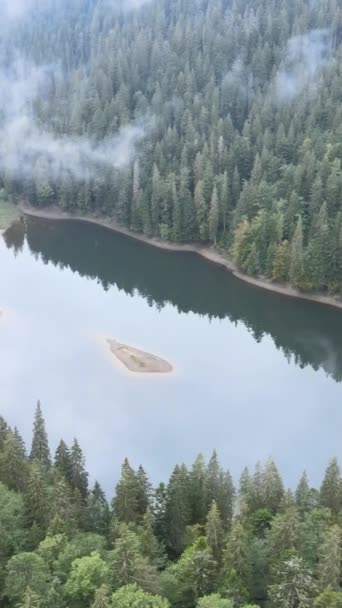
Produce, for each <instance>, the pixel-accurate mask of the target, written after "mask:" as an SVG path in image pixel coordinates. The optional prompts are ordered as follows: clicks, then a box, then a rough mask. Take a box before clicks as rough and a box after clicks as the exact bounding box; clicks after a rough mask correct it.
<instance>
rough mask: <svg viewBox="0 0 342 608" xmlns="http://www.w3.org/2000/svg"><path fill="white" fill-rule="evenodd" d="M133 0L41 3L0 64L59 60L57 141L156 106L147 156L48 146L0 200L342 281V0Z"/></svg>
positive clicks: (41, 118)
mask: <svg viewBox="0 0 342 608" xmlns="http://www.w3.org/2000/svg"><path fill="white" fill-rule="evenodd" d="M121 8H122V7H121V6H118V4H117V3H115V2H114V3H110V4H108V2H104V1H103V0H88V1H87V2H81V3H80V2H77V3H76V4H75V5H73V6H72V7H70V3H68V2H67V0H61V1H60V2H59V3H58V4H56V3H54V2H52V3H48V6H47V7H46V10H42V9H39V7H37V10H36V11H35V15H34V19H23V20H20V27H18V28H15V31H14V32H12V35H9V34H7V33H6V32H5V33H4V39H5V40H4V45H3V48H4V50H2V51H1V53H0V60H2V61H3V62H4V63H5V62H6V61H7V62H8V60H9V57H11V56H13V57H17V56H20V55H21V54H23V53H25V54H26V55H27V57H26V59H27V60H28V61H31V62H32V63H35V62H36V63H38V64H39V63H42V62H43V58H44V62H45V63H47V64H49V66H50V72H51V78H49V79H48V81H47V83H46V87H45V88H44V92H43V91H41V90H40V91H39V97H38V99H36V100H34V103H32V104H31V105H32V112H33V114H34V119H35V121H36V122H37V124H38V125H39V129H40V130H41V131H43V130H45V131H48V132H51V133H53V134H54V135H55V136H57V137H61V135H70V136H71V137H74V136H76V137H77V136H78V137H83V138H88V140H89V141H90V142H91V143H94V144H95V145H99V144H101V142H103V141H105V142H107V140H108V139H110V138H112V137H113V136H115V135H117V134H118V132H119V129H120V128H122V127H125V126H127V125H128V124H130V123H132V122H133V120H135V119H141V118H145V117H146V116H153V117H154V121H153V126H151V127H147V128H146V129H145V137H144V139H143V141H142V142H141V143H140V145H138V146H137V152H136V155H132V159H131V161H130V162H128V163H127V165H126V166H123V167H121V168H114V167H113V166H112V164H113V163H111V162H108V163H107V162H105V163H91V162H90V161H89V162H88V164H87V166H85V167H84V170H83V171H77V172H76V171H74V172H73V171H72V167H71V166H69V165H68V164H67V161H65V162H64V163H63V162H62V166H61V167H60V170H59V171H51V165H53V163H54V161H55V158H54V157H53V153H52V152H51V153H49V152H46V153H43V152H42V151H41V150H35V154H34V155H33V159H32V168H31V171H30V172H29V175H26V174H24V175H22V172H20V167H15V162H14V160H13V161H12V164H11V171H4V170H2V171H1V172H0V188H1V191H0V192H1V197H0V208H1V201H2V200H6V198H7V197H8V198H11V199H13V200H23V199H24V200H28V201H30V202H31V203H32V204H34V205H38V206H44V205H48V204H50V203H58V204H59V205H60V206H61V207H62V208H63V209H66V210H68V211H71V212H72V211H78V212H81V213H93V212H94V210H95V211H99V212H100V213H105V214H106V215H108V216H109V217H113V216H114V217H115V219H117V220H118V221H119V222H120V223H122V224H124V225H125V226H127V227H129V228H131V229H133V230H135V231H143V232H144V233H145V234H146V235H148V236H157V237H159V238H161V239H164V240H166V239H167V240H176V241H194V240H195V241H201V242H203V243H207V242H209V243H210V244H213V245H217V244H218V245H220V246H222V245H223V246H224V247H226V249H227V253H228V251H230V252H231V255H232V256H233V259H234V261H235V263H236V264H237V266H238V267H239V268H240V269H241V270H243V271H244V272H247V273H250V274H252V275H254V276H258V275H262V276H265V277H267V278H269V279H273V280H276V281H280V282H290V283H291V284H292V285H293V286H294V287H297V288H300V289H310V290H315V291H317V290H320V291H325V292H327V291H328V292H334V293H335V292H341V288H342V272H341V268H342V239H341V220H340V219H339V218H340V214H341V195H342V170H341V149H340V141H341V123H342V120H341V107H342V104H341V91H342V87H341V73H340V64H341V61H340V54H341V36H340V27H341V25H340V21H341V16H340V11H339V7H338V6H337V4H336V2H333V1H331V2H323V0H317V2H313V3H308V2H297V3H295V5H293V3H291V2H290V3H288V2H284V1H282V2H281V3H280V5H279V4H278V3H271V4H268V5H267V6H266V5H265V2H264V1H263V0H245V1H244V2H242V3H238V4H237V5H235V4H234V6H232V4H231V3H229V2H226V1H224V2H223V1H221V0H212V1H210V2H209V0H194V1H193V2H192V3H191V4H190V3H189V2H176V3H173V4H172V5H171V7H170V3H169V2H168V1H167V0H156V1H155V2H151V3H145V4H144V7H143V10H136V11H134V10H133V11H132V10H121ZM317 30H319V32H320V35H322V37H323V39H324V35H325V34H324V32H326V31H327V30H329V41H330V43H329V44H327V45H325V43H324V41H323V42H322V47H324V49H325V53H326V56H324V60H323V61H322V65H318V67H317V70H315V71H314V74H313V75H312V78H310V77H306V75H304V77H303V79H302V80H301V82H300V84H299V83H298V86H297V87H293V90H291V91H290V92H289V91H283V90H278V89H279V83H281V82H282V76H283V75H284V74H286V76H287V78H288V80H291V74H292V73H291V71H290V72H289V75H288V74H287V72H286V69H290V68H291V66H288V65H287V60H288V58H289V57H288V56H289V53H290V50H291V49H292V51H293V50H294V48H297V47H296V45H300V41H301V43H302V45H305V44H308V43H307V40H308V39H310V36H311V34H312V32H314V33H316V32H317ZM47 32H48V34H47ZM189 32H191V35H189ZM14 34H15V35H14ZM327 37H328V35H327ZM305 48H306V47H305ZM318 63H319V62H318ZM53 66H62V69H60V68H59V67H58V68H57V67H53ZM304 72H305V69H304V70H303V74H304ZM285 80H286V79H285ZM313 81H314V82H313ZM313 85H314V86H313ZM281 88H282V87H280V89H281ZM285 88H286V87H285ZM313 89H314V91H313ZM3 143H4V145H5V146H6V145H7V142H3ZM13 173H14V176H13ZM24 173H25V172H24ZM14 177H15V179H14ZM0 221H1V220H0ZM83 481H84V480H83ZM82 484H83V482H82ZM80 491H81V494H82V490H81V489H80ZM218 506H219V508H220V511H221V514H222V518H223V520H224V516H223V511H222V508H221V505H218Z"/></svg>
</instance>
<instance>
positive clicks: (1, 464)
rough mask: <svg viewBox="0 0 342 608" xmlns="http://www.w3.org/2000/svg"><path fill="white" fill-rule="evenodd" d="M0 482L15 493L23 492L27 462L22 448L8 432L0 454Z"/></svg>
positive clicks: (12, 434) (10, 432)
mask: <svg viewBox="0 0 342 608" xmlns="http://www.w3.org/2000/svg"><path fill="white" fill-rule="evenodd" d="M0 481H2V482H3V483H4V484H5V485H7V487H8V488H10V489H11V490H16V491H23V490H24V489H25V486H26V481H27V462H26V459H25V458H24V456H23V446H22V444H21V442H20V441H19V440H18V437H17V436H16V435H15V434H14V432H13V431H10V430H9V431H8V432H7V435H6V438H5V440H4V443H3V449H2V451H1V452H0Z"/></svg>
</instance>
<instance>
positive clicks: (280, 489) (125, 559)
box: [0, 403, 342, 608]
mask: <svg viewBox="0 0 342 608" xmlns="http://www.w3.org/2000/svg"><path fill="white" fill-rule="evenodd" d="M108 459H110V454H108ZM341 518H342V480H341V473H340V468H339V465H338V463H337V461H336V459H332V460H331V462H330V463H329V464H328V466H327V469H326V471H325V474H324V477H323V481H322V483H321V486H320V488H319V489H315V488H312V487H311V486H310V483H309V479H308V477H307V474H306V473H305V472H304V473H303V474H302V476H301V477H300V478H299V481H298V485H297V487H296V489H295V490H294V491H293V490H289V489H286V488H285V487H284V484H283V481H282V479H281V476H280V474H279V472H278V470H277V467H276V465H275V463H274V462H272V461H271V460H269V461H268V462H266V463H265V464H264V465H262V464H260V463H258V464H257V465H256V467H255V470H254V471H248V469H247V468H246V469H245V470H244V471H242V474H241V477H240V480H239V483H238V484H237V487H234V484H233V480H232V477H231V475H230V473H229V471H227V470H226V469H224V468H222V466H221V465H220V463H219V460H218V456H217V454H216V452H215V451H214V452H213V454H212V456H211V458H210V460H209V462H208V463H207V462H206V461H205V459H204V457H203V456H202V455H201V454H200V455H199V456H198V457H197V458H196V460H195V462H194V463H193V465H192V466H191V467H190V468H187V467H186V466H185V465H184V464H181V465H177V466H175V468H174V470H173V471H172V473H171V476H170V479H169V481H168V482H167V483H160V485H158V486H156V487H153V486H152V485H151V483H150V481H149V479H148V475H147V473H146V472H145V470H144V469H143V467H142V466H139V468H138V469H136V470H135V469H134V468H132V466H131V465H130V463H129V462H128V460H127V459H126V460H125V461H124V463H123V465H122V473H121V478H120V479H119V481H118V482H117V484H116V488H115V492H114V496H113V498H112V499H111V500H110V502H108V501H107V497H106V495H105V493H104V492H103V490H102V489H101V487H100V485H99V483H97V482H95V483H94V485H93V486H92V487H90V484H89V479H88V473H87V471H86V467H85V459H84V455H83V453H82V449H81V447H80V445H79V443H78V441H77V439H75V440H74V441H73V444H72V445H71V446H67V445H66V443H65V442H64V441H63V440H61V441H60V443H59V445H58V447H57V449H56V451H55V454H54V456H53V457H52V455H51V453H50V449H49V443H48V436H47V431H46V427H45V422H44V418H43V414H42V409H41V406H40V404H39V403H38V405H37V409H36V413H35V418H34V425H33V436H32V444H31V448H30V450H29V452H27V451H26V447H25V444H24V441H23V439H22V438H21V436H20V433H19V431H18V429H17V428H11V427H10V426H8V424H7V423H6V422H5V420H4V419H3V418H0V590H1V599H0V605H1V606H3V607H4V608H5V607H6V608H7V607H10V608H12V607H15V608H16V607H25V608H78V607H82V608H88V607H89V608H90V607H91V608H107V607H110V608H240V607H245V608H246V607H247V606H249V607H251V606H261V607H263V606H267V607H269V608H340V607H341V606H342V578H341V565H342V544H341V540H342V534H341V533H342V529H341V525H342V519H341Z"/></svg>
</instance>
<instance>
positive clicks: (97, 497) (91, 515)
mask: <svg viewBox="0 0 342 608" xmlns="http://www.w3.org/2000/svg"><path fill="white" fill-rule="evenodd" d="M87 509H88V514H87V515H88V519H89V529H90V531H91V532H95V533H96V534H101V535H102V536H106V537H107V536H108V534H109V526H110V511H109V506H108V502H107V500H106V496H105V494H104V492H103V490H102V488H101V486H100V484H99V483H98V482H97V481H95V484H94V488H93V489H92V491H91V492H90V494H89V497H88V507H87Z"/></svg>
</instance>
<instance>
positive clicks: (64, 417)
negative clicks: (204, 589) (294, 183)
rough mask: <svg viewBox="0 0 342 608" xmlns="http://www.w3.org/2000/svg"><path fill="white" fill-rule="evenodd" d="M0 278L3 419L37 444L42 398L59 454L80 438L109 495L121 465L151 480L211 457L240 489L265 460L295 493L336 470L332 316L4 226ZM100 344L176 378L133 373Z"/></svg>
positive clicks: (131, 244) (93, 243) (136, 248)
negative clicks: (142, 353) (149, 358)
mask: <svg viewBox="0 0 342 608" xmlns="http://www.w3.org/2000/svg"><path fill="white" fill-rule="evenodd" d="M0 272H1V282H0V308H2V309H4V310H5V311H6V314H5V316H3V318H2V319H1V320H0V406H1V414H2V415H3V416H4V417H5V418H6V419H7V420H8V421H9V422H10V423H11V424H13V425H14V424H16V425H18V426H19V428H20V429H21V431H22V432H23V435H24V437H25V439H26V440H27V441H30V437H31V426H32V416H33V412H34V408H35V403H36V401H37V399H40V400H41V401H42V403H43V407H44V413H45V418H46V422H47V425H48V430H49V435H50V442H51V447H52V449H54V448H55V446H56V444H57V442H58V441H59V439H60V438H61V436H63V438H64V439H65V440H66V441H67V442H71V441H72V439H73V437H74V436H75V435H76V436H77V438H78V439H79V441H80V443H81V445H82V447H83V449H84V452H85V454H86V457H87V465H88V469H89V471H90V473H91V476H92V478H97V479H99V480H100V482H102V483H103V485H104V487H105V488H106V490H107V491H108V492H111V491H112V488H113V487H114V483H115V481H116V480H117V477H118V475H119V470H120V465H121V461H122V460H123V458H124V457H125V456H128V457H129V459H130V461H131V462H132V464H133V465H135V466H138V465H139V464H140V463H142V464H143V465H144V467H145V468H146V469H147V471H148V472H149V474H150V476H151V478H152V480H153V481H160V480H162V479H165V478H166V476H168V475H169V473H170V471H171V468H172V467H173V465H174V464H175V463H176V462H181V461H185V462H186V463H191V462H192V461H193V459H194V458H195V456H196V454H197V453H198V452H199V451H202V452H203V453H204V454H205V455H206V456H209V455H210V453H211V451H212V450H213V448H214V447H215V448H216V449H217V450H218V452H219V456H220V460H221V462H222V464H224V465H225V466H227V467H229V468H230V470H231V471H232V473H233V475H234V476H235V478H237V477H238V475H239V473H240V472H241V470H242V468H243V467H244V466H245V465H254V464H255V462H256V461H257V460H258V459H260V460H263V459H266V458H268V457H269V456H272V457H274V458H275V460H276V462H277V464H278V465H279V467H280V468H281V471H282V473H283V475H284V478H285V480H286V482H287V483H289V484H294V483H295V482H296V480H297V477H298V475H299V473H300V471H301V470H302V469H303V468H305V467H306V468H307V470H308V472H309V474H310V477H311V480H312V482H315V483H316V482H319V480H320V478H321V474H322V472H323V468H324V467H325V465H326V462H327V460H328V459H329V457H330V456H332V455H336V456H338V457H341V456H342V443H341V429H342V384H341V383H340V382H341V379H342V332H341V327H342V312H341V311H338V310H334V309H333V308H326V307H323V306H320V305H318V304H313V303H309V302H301V301H295V300H291V299H287V298H282V297H280V296H277V295H274V294H271V293H268V292H264V291H262V290H259V289H256V288H253V287H250V286H248V285H246V284H244V283H242V282H240V281H238V280H236V279H234V278H233V277H232V276H231V275H229V273H227V272H225V271H224V270H223V269H220V268H218V267H215V266H213V265H211V264H210V263H208V262H206V261H205V260H202V259H200V258H199V257H197V256H196V255H193V254H182V253H174V252H166V251H162V250H158V249H154V248H152V247H149V246H146V245H143V244H142V243H139V242H137V241H134V240H132V239H129V238H127V237H124V236H122V235H119V234H113V233H112V232H109V231H107V230H106V229H104V228H100V227H97V226H91V225H89V224H83V223H67V222H48V221H45V220H32V219H30V220H26V223H25V226H24V225H23V224H18V225H16V226H14V227H12V228H11V229H10V230H9V231H8V232H7V233H6V235H5V237H4V238H1V237H0ZM107 337H115V338H117V339H118V340H121V341H123V342H126V343H128V344H130V345H132V346H137V347H140V348H142V349H144V350H146V351H149V352H152V353H155V354H160V355H161V356H163V357H165V358H166V359H168V360H169V361H170V362H171V363H173V365H174V366H175V370H176V371H175V374H174V375H169V376H162V377H146V376H142V377H141V376H135V375H130V374H128V373H127V372H125V371H124V370H123V369H122V368H121V367H120V365H119V364H118V363H117V362H116V360H115V359H114V358H113V356H111V355H110V353H109V350H108V347H107V345H106V342H105V339H106V338H107Z"/></svg>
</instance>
